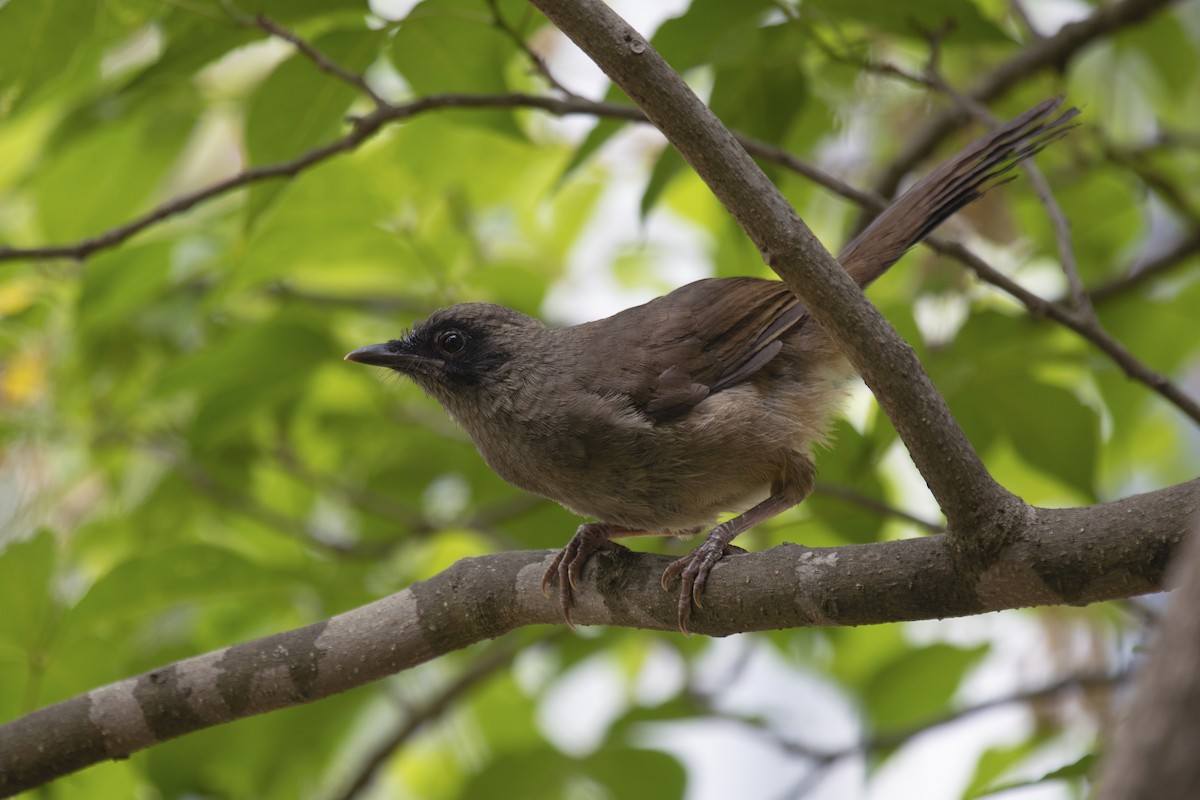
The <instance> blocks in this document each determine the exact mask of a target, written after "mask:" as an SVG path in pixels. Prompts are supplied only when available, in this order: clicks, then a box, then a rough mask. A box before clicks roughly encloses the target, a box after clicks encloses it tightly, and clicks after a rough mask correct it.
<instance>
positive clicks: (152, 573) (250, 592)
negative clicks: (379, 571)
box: [62, 545, 297, 637]
mask: <svg viewBox="0 0 1200 800" xmlns="http://www.w3.org/2000/svg"><path fill="white" fill-rule="evenodd" d="M296 582H297V579H296V577H295V576H294V575H292V574H289V573H285V572H274V571H272V570H270V569H266V568H264V566H263V565H261V564H254V563H252V562H250V561H248V560H246V559H245V558H243V557H242V556H240V555H238V554H236V553H233V552H231V551H229V550H226V549H224V548H221V547H213V546H210V545H186V546H181V547H169V548H164V549H161V550H155V551H152V552H149V553H147V554H145V555H142V556H140V557H137V558H133V559H130V560H128V561H125V562H123V563H121V564H119V565H117V566H116V567H115V568H114V569H112V570H111V571H110V572H108V573H107V574H105V575H104V576H103V577H102V578H100V579H99V580H98V581H96V583H95V584H94V585H93V586H92V587H91V588H90V589H89V590H88V592H87V594H85V595H84V596H83V598H82V599H81V600H80V601H79V602H78V603H77V604H76V605H75V606H74V607H73V608H71V609H70V611H68V612H67V614H66V615H65V616H64V619H63V631H62V632H63V636H64V637H69V636H72V635H75V636H78V635H83V634H90V635H96V634H100V635H103V633H104V632H107V631H111V630H114V629H117V630H119V629H121V628H127V627H130V626H131V625H133V624H134V623H139V622H144V621H146V620H148V619H151V618H153V617H155V616H158V615H161V614H164V613H166V612H168V611H169V610H170V609H171V607H172V606H174V605H175V604H177V603H181V602H184V601H197V600H203V599H205V598H209V597H212V596H214V595H228V594H234V595H237V596H241V597H245V598H247V600H249V599H250V598H253V596H254V595H256V594H259V593H264V592H272V591H276V590H278V589H279V588H280V587H284V586H291V585H294V584H295V583H296Z"/></svg>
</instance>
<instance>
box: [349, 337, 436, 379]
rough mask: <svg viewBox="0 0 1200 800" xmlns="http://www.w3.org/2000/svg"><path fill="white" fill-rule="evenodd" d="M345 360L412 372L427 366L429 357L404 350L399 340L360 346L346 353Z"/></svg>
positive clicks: (429, 360)
mask: <svg viewBox="0 0 1200 800" xmlns="http://www.w3.org/2000/svg"><path fill="white" fill-rule="evenodd" d="M345 360H346V361H357V362H358V363H359V364H370V365H371V366H373V367H387V368H388V369H395V370H400V371H401V372H413V371H414V370H420V369H421V368H423V367H424V368H428V367H429V366H430V362H431V359H428V358H425V357H424V356H419V355H417V354H416V353H411V352H406V351H405V349H404V345H403V343H401V342H384V343H383V344H369V345H367V346H366V347H360V348H358V349H357V350H355V351H354V352H353V353H347V354H346V359H345Z"/></svg>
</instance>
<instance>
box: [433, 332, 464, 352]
mask: <svg viewBox="0 0 1200 800" xmlns="http://www.w3.org/2000/svg"><path fill="white" fill-rule="evenodd" d="M434 343H435V344H436V345H437V349H438V350H440V351H441V352H443V353H445V354H446V355H448V356H456V355H458V354H459V353H461V352H462V351H463V348H464V347H466V346H467V335H466V334H465V333H463V332H461V331H455V330H449V331H442V332H441V333H439V334H438V335H437V338H436V339H435V340H434Z"/></svg>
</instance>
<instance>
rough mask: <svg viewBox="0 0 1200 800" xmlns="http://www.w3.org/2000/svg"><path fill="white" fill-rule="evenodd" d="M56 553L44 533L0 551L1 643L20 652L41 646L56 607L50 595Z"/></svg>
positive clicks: (52, 538) (49, 536)
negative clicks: (2, 611)
mask: <svg viewBox="0 0 1200 800" xmlns="http://www.w3.org/2000/svg"><path fill="white" fill-rule="evenodd" d="M56 551H57V546H56V545H55V543H54V536H53V535H51V533H50V532H49V531H46V530H42V531H39V532H38V533H37V534H35V535H34V536H32V537H31V538H29V539H26V540H25V541H21V542H9V543H8V544H7V546H5V547H4V548H3V549H0V608H3V609H4V613H3V614H0V644H9V645H13V646H15V647H16V648H18V649H19V650H32V649H34V648H37V647H41V646H43V645H44V638H45V637H46V636H47V634H48V626H49V623H50V619H51V617H52V616H53V614H54V613H55V607H56V604H55V602H54V600H53V597H52V593H51V592H52V588H53V587H52V586H51V577H52V576H53V574H54V569H55V564H56V561H57V552H56Z"/></svg>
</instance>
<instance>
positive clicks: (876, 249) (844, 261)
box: [838, 96, 1079, 286]
mask: <svg viewBox="0 0 1200 800" xmlns="http://www.w3.org/2000/svg"><path fill="white" fill-rule="evenodd" d="M1062 102H1063V98H1062V97H1061V96H1060V97H1055V98H1053V99H1051V100H1047V101H1045V102H1043V103H1041V104H1039V105H1037V106H1035V107H1034V108H1032V109H1030V110H1029V111H1026V112H1025V113H1024V114H1022V115H1021V116H1019V117H1017V118H1016V119H1013V120H1011V121H1009V122H1007V123H1005V124H1004V125H1001V126H1000V127H998V128H996V129H995V130H992V131H990V132H989V133H987V134H985V135H983V136H981V137H979V138H978V139H976V140H975V141H973V142H971V144H969V145H967V146H966V147H964V148H963V149H962V150H960V151H959V152H958V154H957V155H955V156H954V157H953V158H951V159H950V160H949V161H947V162H945V163H944V164H942V165H941V166H940V167H938V168H937V169H936V170H934V171H933V172H931V173H930V174H929V175H927V176H925V178H924V179H923V180H921V181H920V182H919V183H917V184H916V185H915V186H913V187H912V188H911V189H909V190H908V191H907V192H905V193H904V194H902V195H901V196H900V197H899V198H898V199H896V200H895V201H893V202H892V204H891V205H889V206H888V207H887V208H886V209H884V210H883V211H882V212H881V213H880V214H879V216H877V217H876V218H875V219H874V221H873V222H871V224H870V225H868V226H867V228H866V230H864V231H863V232H862V233H860V234H859V235H858V236H856V237H854V240H853V241H852V242H850V244H848V245H846V247H845V248H843V250H842V253H841V255H839V256H838V261H839V262H841V265H842V267H843V268H845V270H846V272H848V273H850V276H851V277H852V278H854V280H855V281H857V282H858V285H859V286H866V285H867V284H868V283H870V282H871V281H873V280H875V279H876V278H878V277H879V276H880V275H882V274H883V273H884V272H885V271H886V270H887V268H888V267H890V266H891V265H892V264H894V263H896V261H898V260H899V258H900V256H902V255H904V253H905V251H907V250H908V249H909V248H910V247H912V246H913V245H915V244H916V243H917V242H919V241H921V240H922V239H924V238H925V237H926V236H928V235H929V234H930V233H932V232H933V230H934V228H936V227H937V226H938V225H940V224H942V222H943V221H945V219H946V218H947V217H949V216H950V215H951V214H953V213H954V212H955V211H958V209H960V208H962V207H963V206H965V205H967V204H968V203H970V202H972V201H974V200H976V199H977V198H979V197H981V196H982V195H983V193H984V192H986V191H987V190H988V189H991V188H992V187H993V186H998V185H1000V184H1001V183H1007V182H1008V181H1009V180H1012V178H1005V179H1003V180H997V179H998V178H1000V176H1002V175H1004V173H1006V172H1008V171H1009V170H1011V169H1012V168H1013V167H1015V166H1016V165H1018V164H1020V163H1021V162H1022V161H1024V160H1025V159H1027V158H1029V157H1030V156H1032V155H1033V154H1034V153H1036V152H1038V151H1039V150H1041V149H1042V148H1043V147H1045V146H1046V145H1048V144H1050V143H1051V142H1053V141H1054V140H1055V139H1057V138H1059V137H1060V136H1062V135H1063V134H1064V133H1066V132H1067V131H1068V130H1070V129H1071V128H1073V127H1074V125H1069V124H1068V123H1069V122H1070V121H1071V120H1072V119H1074V118H1075V116H1076V115H1077V114H1078V113H1079V110H1078V109H1075V108H1070V109H1067V110H1066V111H1064V112H1062V113H1061V114H1059V115H1058V116H1057V117H1055V116H1054V114H1055V112H1057V111H1058V109H1059V107H1060V106H1061V105H1062Z"/></svg>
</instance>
